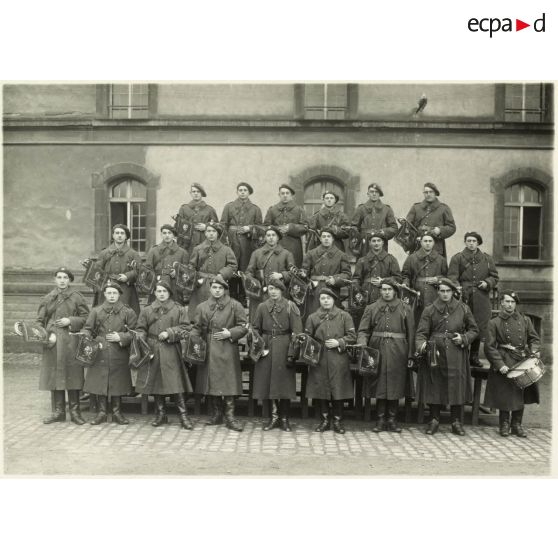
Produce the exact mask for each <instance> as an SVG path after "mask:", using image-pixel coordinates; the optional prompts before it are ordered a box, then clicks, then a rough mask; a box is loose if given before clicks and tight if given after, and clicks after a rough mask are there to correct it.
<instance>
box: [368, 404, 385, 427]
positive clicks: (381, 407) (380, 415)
mask: <svg viewBox="0 0 558 558" xmlns="http://www.w3.org/2000/svg"><path fill="white" fill-rule="evenodd" d="M386 402H387V401H386V399H376V417H377V418H376V426H375V427H374V428H372V432H383V431H384V430H386V428H387V423H386Z"/></svg>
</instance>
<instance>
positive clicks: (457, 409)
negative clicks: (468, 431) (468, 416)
mask: <svg viewBox="0 0 558 558" xmlns="http://www.w3.org/2000/svg"><path fill="white" fill-rule="evenodd" d="M462 408H463V406H462V405H452V406H451V431H452V432H453V433H454V434H456V435H457V436H465V430H464V429H463V425H462V424H461V410H462Z"/></svg>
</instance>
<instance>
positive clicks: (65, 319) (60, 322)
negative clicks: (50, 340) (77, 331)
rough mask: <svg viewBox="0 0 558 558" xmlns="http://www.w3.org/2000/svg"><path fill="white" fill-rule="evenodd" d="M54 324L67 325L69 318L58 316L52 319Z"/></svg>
mask: <svg viewBox="0 0 558 558" xmlns="http://www.w3.org/2000/svg"><path fill="white" fill-rule="evenodd" d="M54 325H55V326H57V327H68V326H69V325H70V318H58V319H57V320H55V321H54Z"/></svg>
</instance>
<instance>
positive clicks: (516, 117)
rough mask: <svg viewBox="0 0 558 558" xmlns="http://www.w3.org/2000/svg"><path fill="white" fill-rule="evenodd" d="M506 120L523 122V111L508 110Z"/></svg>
mask: <svg viewBox="0 0 558 558" xmlns="http://www.w3.org/2000/svg"><path fill="white" fill-rule="evenodd" d="M505 118H506V122H521V121H522V118H523V115H522V113H521V112H508V111H506V115H505Z"/></svg>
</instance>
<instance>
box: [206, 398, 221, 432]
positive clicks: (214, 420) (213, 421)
mask: <svg viewBox="0 0 558 558" xmlns="http://www.w3.org/2000/svg"><path fill="white" fill-rule="evenodd" d="M208 397H209V398H210V401H211V409H212V413H211V416H210V417H209V419H208V420H207V421H206V423H205V424H207V425H208V426H216V425H217V424H223V405H222V401H221V398H220V397H216V396H214V395H208Z"/></svg>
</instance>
